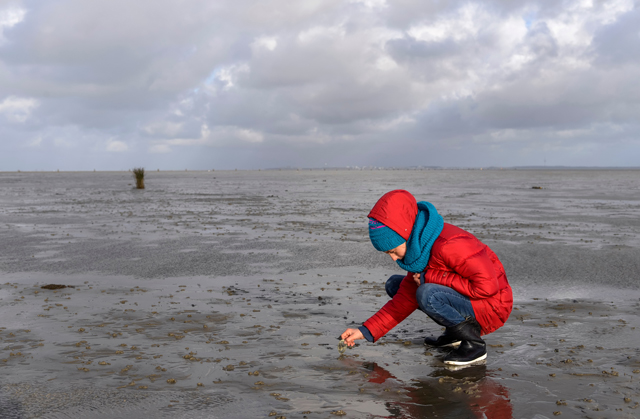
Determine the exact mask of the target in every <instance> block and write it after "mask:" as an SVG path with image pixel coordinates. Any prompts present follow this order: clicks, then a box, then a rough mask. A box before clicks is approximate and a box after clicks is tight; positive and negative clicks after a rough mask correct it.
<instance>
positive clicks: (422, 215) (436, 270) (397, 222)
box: [341, 190, 513, 365]
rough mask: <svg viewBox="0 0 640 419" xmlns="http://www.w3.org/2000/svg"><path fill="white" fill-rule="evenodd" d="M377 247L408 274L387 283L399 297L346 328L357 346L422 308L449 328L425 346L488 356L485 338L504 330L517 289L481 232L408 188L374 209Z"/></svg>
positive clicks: (461, 361) (449, 360) (462, 361)
mask: <svg viewBox="0 0 640 419" xmlns="http://www.w3.org/2000/svg"><path fill="white" fill-rule="evenodd" d="M369 237H370V239H371V243H372V244H373V246H374V247H375V248H376V249H377V250H379V251H381V252H385V253H387V254H388V255H389V256H391V258H392V259H393V260H394V261H395V262H396V263H397V264H398V265H399V266H400V267H401V268H402V269H403V270H405V271H407V272H408V273H407V275H406V276H402V275H393V276H391V277H390V278H389V279H388V280H387V283H386V290H387V294H389V296H390V297H391V300H389V301H388V302H387V303H386V304H385V305H384V306H383V307H382V308H381V309H380V310H378V312H377V313H376V314H374V315H373V316H371V318H370V319H369V320H367V321H366V322H364V324H363V325H362V326H361V327H359V328H358V329H347V330H345V331H344V332H343V333H342V335H341V338H342V339H344V340H345V341H346V343H347V345H349V346H353V345H354V342H355V341H356V340H358V339H367V340H368V341H369V342H375V341H377V340H378V339H380V338H381V337H382V336H384V335H385V334H386V333H387V332H388V331H389V330H391V329H392V328H394V327H395V326H396V325H397V324H399V323H400V322H402V321H403V320H404V319H405V318H407V317H408V316H409V315H410V314H411V313H413V311H415V310H416V309H420V310H421V311H422V312H424V313H425V314H426V315H427V316H429V317H430V318H431V319H432V320H433V321H435V322H436V323H438V324H440V325H442V326H444V327H445V332H444V333H443V334H442V335H441V336H439V337H437V338H432V337H429V338H426V339H425V344H427V345H431V346H435V347H447V346H449V347H454V348H456V349H455V350H453V351H452V352H450V353H449V354H448V355H447V356H446V357H445V358H444V362H445V363H446V364H451V365H467V364H470V363H472V362H477V361H481V360H483V359H485V358H486V357H487V350H486V345H485V342H484V340H482V338H481V335H486V334H488V333H491V332H493V331H495V330H496V329H498V328H500V327H501V326H502V325H503V324H504V323H505V322H506V321H507V318H508V317H509V314H510V313H511V309H512V307H513V296H512V293H511V287H510V286H509V283H508V282H507V276H506V274H505V272H504V268H503V266H502V264H501V263H500V260H498V257H497V256H496V255H495V253H493V251H492V250H491V249H490V248H489V247H488V246H487V245H486V244H484V243H482V242H481V241H480V240H478V239H477V238H476V237H475V236H474V235H473V234H471V233H469V232H467V231H464V230H462V229H460V228H458V227H456V226H454V225H452V224H448V223H445V222H444V221H443V219H442V216H440V214H438V212H437V211H436V209H435V207H434V206H433V205H432V204H430V203H428V202H419V203H417V202H416V200H415V198H414V197H413V195H411V194H410V193H409V192H407V191H404V190H395V191H391V192H388V193H386V194H385V195H384V196H382V198H380V200H378V202H377V203H376V204H375V206H374V207H373V209H372V210H371V212H370V213H369Z"/></svg>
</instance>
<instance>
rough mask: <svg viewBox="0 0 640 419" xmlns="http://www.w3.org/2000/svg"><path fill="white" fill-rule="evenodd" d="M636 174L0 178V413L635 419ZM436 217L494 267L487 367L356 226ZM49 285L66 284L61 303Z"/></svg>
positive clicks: (639, 361)
mask: <svg viewBox="0 0 640 419" xmlns="http://www.w3.org/2000/svg"><path fill="white" fill-rule="evenodd" d="M639 180H640V171H632V170H629V171H605V170H588V171H577V170H576V171H569V170H566V171H541V170H539V171H523V170H483V171H480V170H415V171H414V170H393V171H392V170H388V171H335V170H312V171H295V170H283V171H278V170H274V171H211V172H206V171H200V172H147V174H146V177H145V185H146V189H144V190H137V189H134V186H135V181H134V179H133V175H132V174H131V173H128V172H88V173H87V172H85V173H45V172H35V173H0V249H1V251H0V277H1V280H0V284H2V285H0V315H1V319H2V320H1V321H0V372H1V373H2V376H3V380H2V383H1V384H0V417H3V418H41V417H42V418H45V417H46V418H67V417H88V418H107V417H116V416H117V417H119V418H139V417H178V418H182V417H184V418H199V417H203V418H204V417H206V418H211V417H214V418H215V417H219V418H260V417H265V418H268V417H273V418H278V417H286V418H304V417H306V418H332V417H340V416H345V417H348V418H376V417H398V418H425V417H447V418H470V417H488V418H509V417H514V418H536V419H540V418H551V417H555V416H561V417H568V418H583V417H589V418H614V417H615V418H637V417H640V404H639V403H640V384H639V379H640V349H639V345H640V329H636V328H638V327H639V326H640V321H639V318H638V313H639V308H640V291H639V289H638V278H639V272H640V234H639V233H640V187H639V185H640V183H639ZM393 189H407V190H409V191H410V192H412V193H413V194H414V195H415V196H416V197H417V198H418V199H419V200H428V201H430V202H432V203H433V204H434V205H435V206H436V208H438V211H439V212H440V213H441V214H442V215H443V216H444V218H445V222H449V223H452V224H455V225H457V226H459V227H461V228H463V229H466V230H468V231H470V232H472V233H474V234H475V235H476V236H477V237H478V238H480V239H481V240H482V241H483V242H485V243H487V244H488V245H489V246H490V247H491V248H492V249H493V250H494V251H495V252H496V254H497V255H498V256H499V257H500V259H501V261H502V262H503V264H504V266H505V268H506V271H507V275H508V278H509V282H510V283H511V285H512V288H513V292H514V298H515V305H514V310H513V312H512V314H511V317H510V318H509V320H508V322H507V323H506V325H505V326H504V327H503V328H501V329H499V330H498V331H496V332H494V333H492V334H490V335H488V336H486V341H487V344H488V352H489V354H488V358H487V361H486V362H485V363H482V364H479V365H474V366H471V367H466V368H458V369H454V368H450V367H445V365H444V364H443V363H442V357H443V356H444V354H445V352H443V351H441V350H436V349H433V348H427V347H425V346H423V345H422V340H423V339H424V337H425V336H427V335H433V334H437V333H439V332H440V327H439V326H438V325H436V324H435V323H433V322H432V321H431V320H429V319H428V318H427V317H426V316H425V315H424V314H423V313H421V312H415V313H413V314H412V315H411V316H410V317H409V318H408V319H407V320H406V321H405V322H403V323H402V324H400V325H399V326H398V327H396V328H395V329H394V330H392V331H391V332H390V333H389V334H387V336H385V337H384V338H382V339H381V340H380V341H379V342H377V343H375V344H374V343H367V342H363V343H361V344H360V345H358V346H357V347H355V348H353V349H348V350H346V351H345V353H344V354H341V353H340V352H339V351H338V340H337V339H336V338H337V336H338V335H339V334H340V333H341V332H342V331H343V330H344V329H345V328H346V327H353V326H358V325H360V324H361V323H362V322H363V321H364V320H366V319H367V318H368V317H369V316H370V315H372V314H373V313H374V312H375V311H376V310H377V309H378V308H380V307H381V306H382V305H383V304H384V303H385V302H386V301H387V300H388V297H387V295H386V293H385V291H384V283H385V281H386V279H387V278H388V277H389V276H390V275H392V274H399V273H402V272H401V271H400V270H399V268H398V267H397V266H396V265H395V264H394V263H393V262H392V261H391V259H390V258H389V257H388V256H386V255H384V254H381V253H378V252H376V251H375V250H374V249H373V247H372V246H371V244H370V243H369V239H368V236H367V229H366V226H367V219H366V215H367V213H368V211H369V209H370V208H371V207H372V206H373V204H374V203H375V202H376V200H377V199H378V198H379V197H380V196H381V195H382V194H383V193H385V192H387V191H390V190H393ZM47 285H66V287H65V288H60V287H47V288H42V287H43V286H47Z"/></svg>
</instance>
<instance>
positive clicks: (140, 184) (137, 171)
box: [133, 167, 144, 189]
mask: <svg viewBox="0 0 640 419" xmlns="http://www.w3.org/2000/svg"><path fill="white" fill-rule="evenodd" d="M133 177H134V178H135V179H136V188H137V189H144V167H136V168H134V169H133Z"/></svg>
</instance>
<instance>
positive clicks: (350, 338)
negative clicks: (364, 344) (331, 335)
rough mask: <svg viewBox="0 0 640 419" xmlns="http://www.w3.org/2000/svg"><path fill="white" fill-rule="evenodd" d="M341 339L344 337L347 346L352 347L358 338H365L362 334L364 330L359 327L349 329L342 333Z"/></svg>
mask: <svg viewBox="0 0 640 419" xmlns="http://www.w3.org/2000/svg"><path fill="white" fill-rule="evenodd" d="M340 339H344V341H345V342H346V343H347V346H349V347H351V346H353V345H355V344H356V342H355V341H356V340H358V339H364V336H362V332H361V331H360V330H358V329H347V330H345V331H344V332H343V333H342V334H341V335H340Z"/></svg>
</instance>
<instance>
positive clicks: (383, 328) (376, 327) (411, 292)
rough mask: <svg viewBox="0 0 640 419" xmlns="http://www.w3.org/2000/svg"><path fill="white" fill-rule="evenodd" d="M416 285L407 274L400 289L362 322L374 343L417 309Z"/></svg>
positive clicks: (410, 275)
mask: <svg viewBox="0 0 640 419" xmlns="http://www.w3.org/2000/svg"><path fill="white" fill-rule="evenodd" d="M417 289H418V285H417V284H416V283H415V281H414V280H413V274H412V273H408V274H407V276H405V278H404V279H403V280H402V282H401V283H400V288H399V289H398V292H397V293H396V295H394V296H393V298H392V299H391V300H389V301H388V302H387V303H386V304H385V305H384V306H382V308H381V309H380V310H378V312H377V313H376V314H374V315H373V316H371V317H370V318H369V320H367V321H366V322H364V326H365V327H366V328H367V329H369V331H370V332H371V334H372V335H373V338H374V342H375V341H377V340H378V339H380V338H381V337H382V336H384V335H385V334H387V332H388V331H389V330H391V329H393V328H394V327H396V325H398V323H400V322H401V321H403V320H404V319H406V318H407V317H408V316H409V315H410V314H411V313H413V312H414V311H415V310H416V309H417V308H418V302H417V300H416V290H417Z"/></svg>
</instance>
